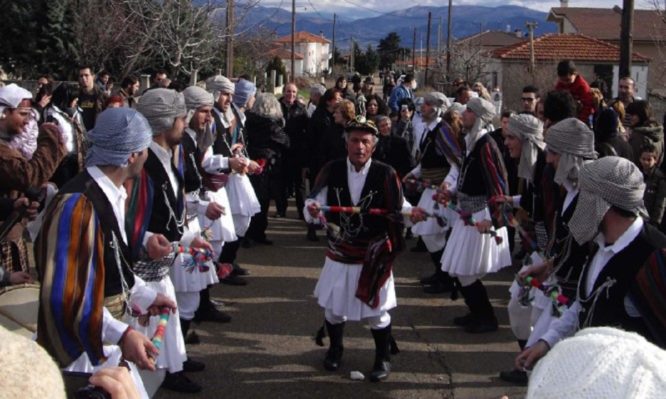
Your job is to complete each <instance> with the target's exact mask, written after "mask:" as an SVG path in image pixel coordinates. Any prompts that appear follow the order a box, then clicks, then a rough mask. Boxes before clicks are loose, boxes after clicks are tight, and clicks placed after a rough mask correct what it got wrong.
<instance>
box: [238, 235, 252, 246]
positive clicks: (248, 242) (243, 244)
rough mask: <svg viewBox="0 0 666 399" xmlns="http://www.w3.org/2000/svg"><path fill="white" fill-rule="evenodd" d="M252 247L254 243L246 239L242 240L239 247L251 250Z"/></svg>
mask: <svg viewBox="0 0 666 399" xmlns="http://www.w3.org/2000/svg"><path fill="white" fill-rule="evenodd" d="M253 245H254V243H253V242H252V240H251V239H249V238H247V237H246V238H244V239H243V242H242V243H241V247H243V248H252V246H253Z"/></svg>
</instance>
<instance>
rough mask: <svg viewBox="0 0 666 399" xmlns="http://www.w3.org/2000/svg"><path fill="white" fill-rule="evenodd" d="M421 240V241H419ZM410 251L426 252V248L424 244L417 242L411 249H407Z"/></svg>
mask: <svg viewBox="0 0 666 399" xmlns="http://www.w3.org/2000/svg"><path fill="white" fill-rule="evenodd" d="M419 242H421V241H419ZM409 251H410V252H428V249H427V248H426V247H425V245H419V244H418V243H417V244H416V245H415V246H414V247H412V249H410V250H409Z"/></svg>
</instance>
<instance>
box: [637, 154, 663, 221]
mask: <svg viewBox="0 0 666 399" xmlns="http://www.w3.org/2000/svg"><path fill="white" fill-rule="evenodd" d="M657 158H658V152H657V147H656V146H655V145H654V144H652V143H646V144H643V146H642V147H641V150H640V168H641V171H642V172H643V179H644V181H645V194H644V197H643V202H645V208H647V211H648V213H649V215H650V222H651V223H653V224H655V225H657V226H660V225H661V221H662V218H663V216H664V207H666V180H664V174H663V172H662V171H661V170H659V168H657ZM662 231H663V229H662Z"/></svg>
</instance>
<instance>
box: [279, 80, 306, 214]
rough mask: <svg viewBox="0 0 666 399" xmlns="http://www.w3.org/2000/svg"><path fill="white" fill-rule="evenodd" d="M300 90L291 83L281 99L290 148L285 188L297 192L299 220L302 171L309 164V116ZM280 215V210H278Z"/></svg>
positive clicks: (302, 203)
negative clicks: (299, 96)
mask: <svg viewBox="0 0 666 399" xmlns="http://www.w3.org/2000/svg"><path fill="white" fill-rule="evenodd" d="M297 95H298V88H297V87H296V85H295V84H293V83H289V84H287V85H285V87H284V96H282V98H281V99H280V106H281V107H282V115H283V116H284V120H285V126H284V131H285V133H287V136H289V141H290V146H289V150H287V153H286V155H287V156H286V160H285V161H286V162H285V165H284V167H285V173H284V177H285V183H284V184H285V187H286V190H287V192H295V196H296V209H297V210H298V217H299V219H303V205H304V196H305V187H304V185H303V173H302V170H303V168H304V167H305V166H306V164H307V157H306V154H307V152H308V142H307V128H308V115H307V111H306V108H305V105H303V104H302V103H301V102H300V101H298V99H297ZM278 213H280V212H279V210H278Z"/></svg>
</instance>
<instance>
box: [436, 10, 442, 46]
mask: <svg viewBox="0 0 666 399" xmlns="http://www.w3.org/2000/svg"><path fill="white" fill-rule="evenodd" d="M441 51H442V16H441V15H440V16H439V22H438V23H437V55H438V56H439V53H440V52H441Z"/></svg>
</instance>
